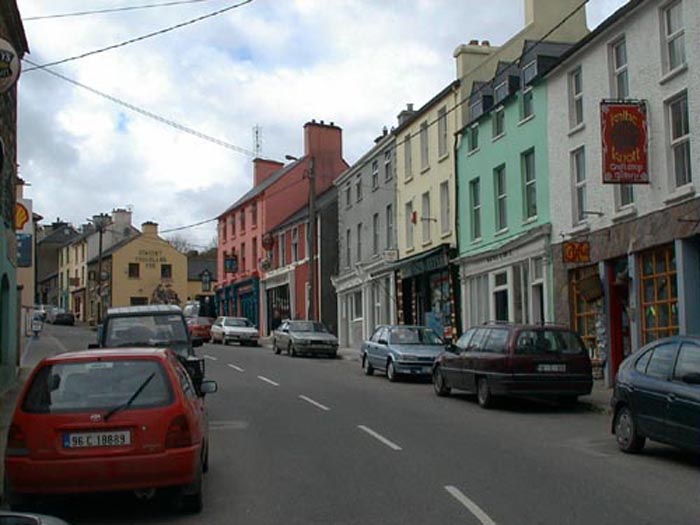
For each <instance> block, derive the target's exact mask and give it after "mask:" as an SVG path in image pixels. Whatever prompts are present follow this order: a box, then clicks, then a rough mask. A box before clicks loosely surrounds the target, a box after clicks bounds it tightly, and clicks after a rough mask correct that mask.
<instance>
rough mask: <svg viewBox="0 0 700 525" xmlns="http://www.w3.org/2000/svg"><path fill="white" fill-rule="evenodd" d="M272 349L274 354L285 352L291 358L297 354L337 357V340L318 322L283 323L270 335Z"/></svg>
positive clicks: (287, 321) (288, 321)
mask: <svg viewBox="0 0 700 525" xmlns="http://www.w3.org/2000/svg"><path fill="white" fill-rule="evenodd" d="M272 349H273V350H274V352H275V353H276V354H279V353H280V352H282V350H284V351H286V352H287V354H289V355H291V356H292V357H296V356H297V355H299V354H312V355H316V354H321V355H326V356H328V357H331V358H334V357H337V355H338V339H337V338H336V337H335V336H334V335H333V334H332V333H330V332H329V331H328V328H326V326H325V325H324V324H323V323H320V322H318V321H290V320H286V321H283V322H282V324H281V325H280V326H279V327H278V328H277V330H275V331H274V332H273V334H272Z"/></svg>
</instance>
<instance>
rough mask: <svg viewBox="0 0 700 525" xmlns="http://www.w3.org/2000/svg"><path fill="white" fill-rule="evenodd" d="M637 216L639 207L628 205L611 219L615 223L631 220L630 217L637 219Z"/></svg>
mask: <svg viewBox="0 0 700 525" xmlns="http://www.w3.org/2000/svg"><path fill="white" fill-rule="evenodd" d="M636 215H637V207H636V206H635V205H634V204H628V205H626V206H625V207H623V208H620V209H618V210H617V211H616V212H615V213H613V214H612V217H611V218H610V219H611V220H612V221H613V222H620V221H623V220H625V219H629V218H630V217H636Z"/></svg>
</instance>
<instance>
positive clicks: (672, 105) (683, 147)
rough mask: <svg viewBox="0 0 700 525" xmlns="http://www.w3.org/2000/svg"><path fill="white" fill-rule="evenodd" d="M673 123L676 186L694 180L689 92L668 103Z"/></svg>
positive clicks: (672, 149)
mask: <svg viewBox="0 0 700 525" xmlns="http://www.w3.org/2000/svg"><path fill="white" fill-rule="evenodd" d="M668 108H669V117H670V124H671V159H672V164H673V174H674V178H675V184H676V188H678V187H680V186H683V185H685V184H689V183H690V182H691V181H692V170H691V167H690V125H689V123H688V94H687V93H683V94H682V95H681V96H679V97H677V98H676V99H674V100H672V101H671V102H669V104H668Z"/></svg>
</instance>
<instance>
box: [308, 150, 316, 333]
mask: <svg viewBox="0 0 700 525" xmlns="http://www.w3.org/2000/svg"><path fill="white" fill-rule="evenodd" d="M309 266H310V269H311V271H310V272H309V315H308V318H309V319H311V320H313V321H317V320H318V317H317V315H316V270H317V268H316V174H315V173H314V157H311V159H309Z"/></svg>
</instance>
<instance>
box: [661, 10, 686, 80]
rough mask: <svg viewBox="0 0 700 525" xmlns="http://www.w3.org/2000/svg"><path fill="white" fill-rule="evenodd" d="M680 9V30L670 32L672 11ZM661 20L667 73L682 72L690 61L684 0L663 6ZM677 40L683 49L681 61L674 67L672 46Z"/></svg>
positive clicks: (681, 49)
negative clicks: (686, 38) (684, 22)
mask: <svg viewBox="0 0 700 525" xmlns="http://www.w3.org/2000/svg"><path fill="white" fill-rule="evenodd" d="M675 8H679V9H680V16H679V17H678V18H679V21H680V28H678V29H677V30H676V31H673V32H669V31H670V29H671V28H670V27H669V25H670V24H669V13H670V12H671V10H673V9H675ZM661 18H662V25H663V34H662V38H663V47H664V52H663V56H664V66H665V70H666V71H665V72H666V73H667V74H668V73H673V72H674V71H677V70H681V69H682V68H684V67H686V65H687V60H688V55H687V53H686V49H685V25H684V24H683V2H682V0H676V1H674V2H670V3H668V4H667V5H665V6H663V7H662V9H661ZM677 40H680V42H681V47H680V51H681V52H680V56H681V57H682V58H681V59H680V61H679V62H678V63H677V64H676V65H675V66H674V65H673V64H672V58H673V57H672V54H673V53H672V51H671V46H672V44H673V43H675V42H676V41H677Z"/></svg>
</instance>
